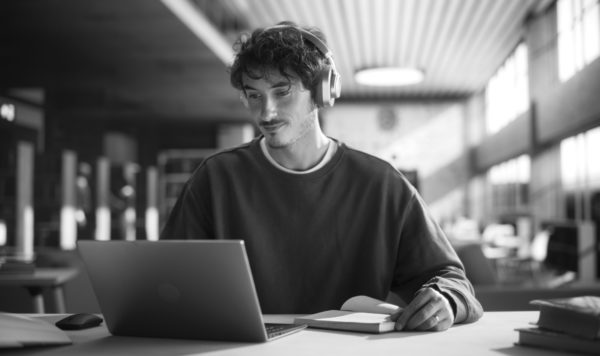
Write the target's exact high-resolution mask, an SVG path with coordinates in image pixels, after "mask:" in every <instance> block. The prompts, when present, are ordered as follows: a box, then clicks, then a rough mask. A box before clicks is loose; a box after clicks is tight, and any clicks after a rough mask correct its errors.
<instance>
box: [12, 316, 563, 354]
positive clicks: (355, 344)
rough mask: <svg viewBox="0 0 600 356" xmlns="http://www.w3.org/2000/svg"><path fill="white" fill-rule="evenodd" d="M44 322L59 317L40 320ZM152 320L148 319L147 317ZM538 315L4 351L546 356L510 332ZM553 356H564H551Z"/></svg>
mask: <svg viewBox="0 0 600 356" xmlns="http://www.w3.org/2000/svg"><path fill="white" fill-rule="evenodd" d="M39 317H42V318H44V319H45V320H47V321H49V322H55V321H56V320H58V319H60V318H62V317H64V315H43V316H39ZM150 317H151V316H150ZM537 317H538V312H535V311H519V312H488V313H485V315H484V316H483V318H482V319H481V320H479V321H478V322H476V323H473V324H465V325H456V326H454V327H452V328H450V329H449V330H447V331H444V332H392V333H386V334H379V335H373V334H361V333H353V332H342V331H327V330H318V329H306V330H302V331H300V332H298V333H295V334H292V335H288V336H285V337H282V338H280V339H277V340H273V341H271V342H267V343H256V344H252V343H241V342H218V341H201V340H177V339H153V338H141V337H123V336H111V335H110V334H109V333H108V330H107V329H106V327H105V326H104V324H102V325H101V326H99V327H96V328H93V329H87V330H81V331H69V332H67V333H68V335H69V336H70V337H71V339H72V340H73V342H74V344H73V345H69V346H56V347H47V348H41V347H40V348H35V349H15V350H3V352H2V354H3V355H6V354H10V355H28V354H35V355H67V356H68V355H196V354H198V355H200V354H210V355H260V356H269V355H291V356H295V355H344V356H353V355H435V356H440V355H443V356H452V355H460V356H464V355H477V356H482V355H483V356H485V355H505V356H506V355H511V356H518V355H534V356H535V355H548V354H549V353H550V352H549V351H547V350H543V349H536V348H530V347H523V346H517V345H515V344H514V343H515V342H516V341H517V340H518V337H519V336H518V333H517V332H516V331H515V328H521V327H528V326H529V323H531V322H535V321H537ZM292 319H293V316H291V315H266V316H265V321H266V322H291V320H292ZM552 355H553V356H560V355H568V353H561V352H552Z"/></svg>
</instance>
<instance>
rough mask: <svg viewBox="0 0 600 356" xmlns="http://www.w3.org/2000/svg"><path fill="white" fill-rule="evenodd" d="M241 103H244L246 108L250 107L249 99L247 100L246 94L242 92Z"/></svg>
mask: <svg viewBox="0 0 600 356" xmlns="http://www.w3.org/2000/svg"><path fill="white" fill-rule="evenodd" d="M240 101H241V102H242V104H244V106H245V107H249V106H250V105H248V98H246V93H244V91H243V90H242V91H240Z"/></svg>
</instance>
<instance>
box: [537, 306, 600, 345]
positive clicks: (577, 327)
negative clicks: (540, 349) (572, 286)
mask: <svg viewBox="0 0 600 356" xmlns="http://www.w3.org/2000/svg"><path fill="white" fill-rule="evenodd" d="M531 304H533V305H536V306H538V307H539V309H540V316H539V319H538V322H537V325H538V327H540V328H544V329H548V330H554V331H559V332H564V333H567V334H571V335H575V336H580V337H585V338H588V339H600V297H596V296H580V297H571V298H557V299H535V300H532V301H531Z"/></svg>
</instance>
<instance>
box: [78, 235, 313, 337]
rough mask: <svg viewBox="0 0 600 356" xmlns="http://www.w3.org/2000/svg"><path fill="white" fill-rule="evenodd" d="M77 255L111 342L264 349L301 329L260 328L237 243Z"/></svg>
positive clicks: (116, 244) (100, 248)
mask: <svg viewBox="0 0 600 356" xmlns="http://www.w3.org/2000/svg"><path fill="white" fill-rule="evenodd" d="M77 247H78V250H79V253H80V255H81V257H82V259H83V261H84V265H85V266H86V270H87V272H88V274H89V277H90V280H91V282H92V287H93V289H94V292H95V294H96V297H97V299H98V303H99V305H100V310H101V312H102V314H103V316H104V319H105V321H106V326H107V328H108V330H109V332H110V333H111V334H113V335H121V336H142V337H159V338H182V339H202V340H224V341H242V342H264V341H269V340H273V339H275V338H279V337H282V336H284V335H288V334H290V333H293V332H297V331H299V330H301V329H303V328H305V327H306V326H305V325H294V324H265V323H264V322H263V317H262V313H261V309H260V304H259V301H258V296H257V294H256V289H255V287H254V281H253V279H252V273H251V271H250V264H249V262H248V257H247V255H246V249H245V246H244V242H243V241H241V240H181V241H177V240H168V241H167V240H163V241H123V240H118V241H117V240H113V241H78V243H77Z"/></svg>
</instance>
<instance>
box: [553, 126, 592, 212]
mask: <svg viewBox="0 0 600 356" xmlns="http://www.w3.org/2000/svg"><path fill="white" fill-rule="evenodd" d="M597 152H600V127H596V128H595V129H592V130H589V131H587V132H583V133H580V134H578V135H575V136H571V137H568V138H566V139H564V140H562V141H561V143H560V162H561V167H560V168H561V180H562V187H563V190H564V193H565V198H566V204H567V206H566V215H567V218H569V219H576V220H578V219H589V218H590V217H591V216H592V214H593V213H594V212H593V211H592V206H591V199H592V198H591V197H592V196H593V195H594V194H596V193H598V192H600V160H598V157H597Z"/></svg>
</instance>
